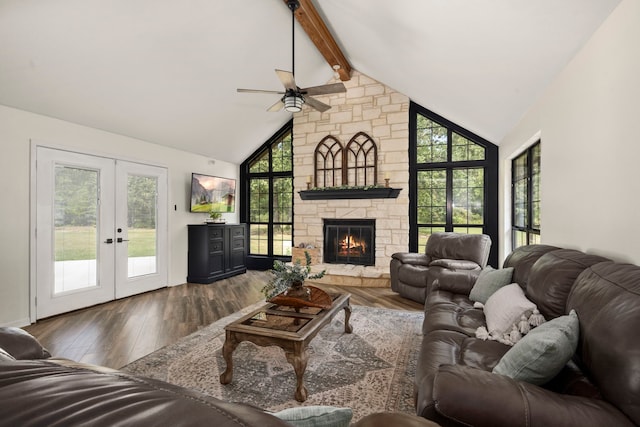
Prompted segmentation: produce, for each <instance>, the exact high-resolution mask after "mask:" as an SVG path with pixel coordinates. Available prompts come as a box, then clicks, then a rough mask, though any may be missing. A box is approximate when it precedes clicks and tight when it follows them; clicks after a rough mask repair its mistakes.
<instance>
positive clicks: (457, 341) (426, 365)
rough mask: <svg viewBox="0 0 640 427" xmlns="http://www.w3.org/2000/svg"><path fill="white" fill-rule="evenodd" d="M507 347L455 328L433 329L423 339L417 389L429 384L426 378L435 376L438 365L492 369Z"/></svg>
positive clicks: (418, 364)
mask: <svg viewBox="0 0 640 427" xmlns="http://www.w3.org/2000/svg"><path fill="white" fill-rule="evenodd" d="M510 348H511V347H509V346H507V345H505V344H501V343H499V342H497V341H482V340H480V339H477V338H475V337H469V336H467V335H465V334H462V333H459V332H455V331H445V330H434V331H432V332H430V333H429V334H428V335H425V336H424V337H423V339H422V344H421V348H420V353H419V355H418V363H417V367H416V384H418V385H419V387H418V388H424V387H427V388H430V387H432V384H429V383H428V380H425V379H426V378H427V377H428V376H429V375H434V374H435V373H436V372H437V371H438V368H439V367H440V365H448V364H457V365H463V366H470V367H473V368H478V369H482V370H484V371H491V370H493V368H494V367H495V366H496V365H497V364H498V362H499V361H500V359H501V358H502V356H503V355H504V354H505V353H506V352H507V351H508V350H509V349H510ZM423 380H424V383H423Z"/></svg>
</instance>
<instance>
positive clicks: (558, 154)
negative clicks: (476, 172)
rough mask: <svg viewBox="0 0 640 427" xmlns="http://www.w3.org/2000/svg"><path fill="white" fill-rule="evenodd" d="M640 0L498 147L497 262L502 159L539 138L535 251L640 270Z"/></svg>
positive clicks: (631, 1)
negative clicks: (563, 252) (596, 257)
mask: <svg viewBox="0 0 640 427" xmlns="http://www.w3.org/2000/svg"><path fill="white" fill-rule="evenodd" d="M639 41H640V1H638V0H624V1H623V2H621V3H620V5H619V6H618V7H617V9H616V10H614V11H613V13H612V14H611V15H610V17H609V18H608V19H607V20H606V21H605V22H604V23H603V25H602V26H601V27H600V28H599V29H598V31H597V32H596V33H595V34H594V35H593V37H592V38H591V39H590V40H589V41H588V42H587V43H586V44H585V46H584V47H583V49H582V50H581V51H580V52H579V53H578V54H577V55H576V56H575V57H574V58H573V60H572V61H571V62H570V63H569V64H568V65H567V67H566V68H565V69H564V70H563V71H562V72H561V73H560V74H559V76H558V77H557V78H556V79H555V80H554V81H553V82H552V83H551V85H550V86H549V87H548V88H547V90H546V91H545V92H544V93H543V95H542V96H541V98H540V99H539V100H538V102H537V103H536V104H534V106H533V107H532V108H531V109H530V110H529V112H528V113H527V114H526V115H525V116H524V118H523V119H522V121H521V122H520V123H519V124H518V125H517V126H516V127H515V128H514V129H513V130H512V131H511V132H510V133H509V134H508V135H507V136H506V137H505V139H504V140H503V141H502V142H501V143H500V158H501V186H500V188H501V195H500V200H501V203H502V204H501V212H502V213H503V215H501V217H502V218H501V230H502V231H503V237H504V239H502V247H501V252H500V253H501V254H503V256H505V255H506V254H507V253H508V252H509V251H510V247H511V243H510V233H509V228H510V219H509V204H510V194H509V191H510V190H509V184H510V182H509V181H510V164H511V160H510V159H511V158H513V157H514V156H515V155H517V154H518V153H519V152H521V151H522V149H523V148H524V146H526V144H527V142H528V141H530V142H533V141H531V140H532V139H533V137H534V135H536V134H538V133H539V135H540V138H541V140H542V159H541V162H542V176H541V179H542V183H541V190H542V206H541V215H542V216H541V222H542V225H541V226H542V233H541V240H542V243H545V244H551V245H557V246H562V247H570V248H575V249H580V250H583V251H586V252H591V253H597V254H600V255H604V256H608V257H610V258H613V259H615V260H617V261H626V262H632V263H635V264H640V215H639V212H640V107H639V105H640V46H639V43H638V42H639Z"/></svg>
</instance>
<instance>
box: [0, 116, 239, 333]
mask: <svg viewBox="0 0 640 427" xmlns="http://www.w3.org/2000/svg"><path fill="white" fill-rule="evenodd" d="M30 140H34V141H37V142H38V143H47V144H52V145H55V146H64V147H67V148H69V149H72V150H76V151H81V152H88V153H90V154H101V155H106V156H111V157H114V158H124V159H126V160H132V161H139V162H144V163H148V164H154V165H159V166H164V167H166V168H167V169H168V172H169V206H170V210H169V283H168V285H177V284H181V283H184V282H185V281H186V276H187V227H186V225H187V224H190V223H198V222H201V221H203V220H204V218H205V216H206V215H205V214H192V213H190V212H189V191H190V185H191V172H200V173H205V174H211V175H216V176H222V177H227V178H235V179H237V178H238V166H237V165H234V164H231V163H227V162H222V161H217V160H216V161H215V162H212V161H211V160H212V159H209V158H206V157H203V156H198V155H194V154H190V153H187V152H184V151H179V150H174V149H170V148H165V147H162V146H159V145H155V144H151V143H148V142H144V141H140V140H136V139H133V138H127V137H124V136H120V135H115V134H112V133H108V132H104V131H100V130H97V129H92V128H88V127H84V126H79V125H75V124H72V123H69V122H65V121H61V120H57V119H52V118H49V117H44V116H40V115H37V114H32V113H28V112H25V111H21V110H16V109H13V108H9V107H5V106H0V152H1V153H2V157H0V194H1V195H2V202H1V203H2V209H1V210H0V230H2V231H1V233H0V242H1V243H0V325H15V326H22V325H26V324H28V323H29V306H30V294H29V287H30V286H29V245H30V242H29V236H30V224H29V200H30V194H29V191H30V174H31V171H30V164H31V159H30V156H31V143H30ZM214 163H215V164H214ZM236 199H238V198H236ZM174 205H176V206H177V210H174V209H173V208H174ZM237 211H238V209H236V213H235V214H224V216H223V217H224V218H225V219H227V222H237Z"/></svg>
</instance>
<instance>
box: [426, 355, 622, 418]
mask: <svg viewBox="0 0 640 427" xmlns="http://www.w3.org/2000/svg"><path fill="white" fill-rule="evenodd" d="M433 401H434V402H435V410H436V412H437V413H438V415H439V416H441V417H442V419H443V420H445V419H446V420H447V421H448V422H451V421H454V422H457V423H460V424H461V425H473V426H476V427H481V426H486V427H501V426H504V427H520V426H521V427H525V426H527V427H528V426H531V425H563V426H576V427H579V426H585V425H598V426H600V425H602V426H607V425H608V426H614V425H615V426H620V427H623V426H624V427H626V426H629V427H631V426H633V425H634V424H633V423H632V422H631V421H630V420H629V419H628V418H627V417H626V416H625V415H624V414H623V413H622V412H620V411H619V410H618V409H617V408H615V407H614V406H612V405H611V404H609V403H607V402H606V401H604V400H597V399H590V398H585V397H580V396H571V395H565V394H558V393H554V392H552V391H549V390H546V389H543V388H542V387H538V386H535V385H532V384H528V383H524V382H520V381H516V380H513V379H511V378H508V377H505V376H502V375H498V374H493V373H491V372H487V371H483V370H480V369H475V368H471V367H468V366H460V365H442V366H441V367H440V368H439V370H438V372H437V373H436V375H435V377H434V380H433ZM435 421H438V420H435ZM447 425H448V424H447Z"/></svg>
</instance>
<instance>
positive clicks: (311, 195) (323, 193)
mask: <svg viewBox="0 0 640 427" xmlns="http://www.w3.org/2000/svg"><path fill="white" fill-rule="evenodd" d="M400 190H402V188H389V187H380V188H368V189H361V188H336V189H326V190H303V191H299V192H298V194H300V198H301V199H302V200H331V199H395V198H397V197H398V195H399V194H400Z"/></svg>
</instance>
